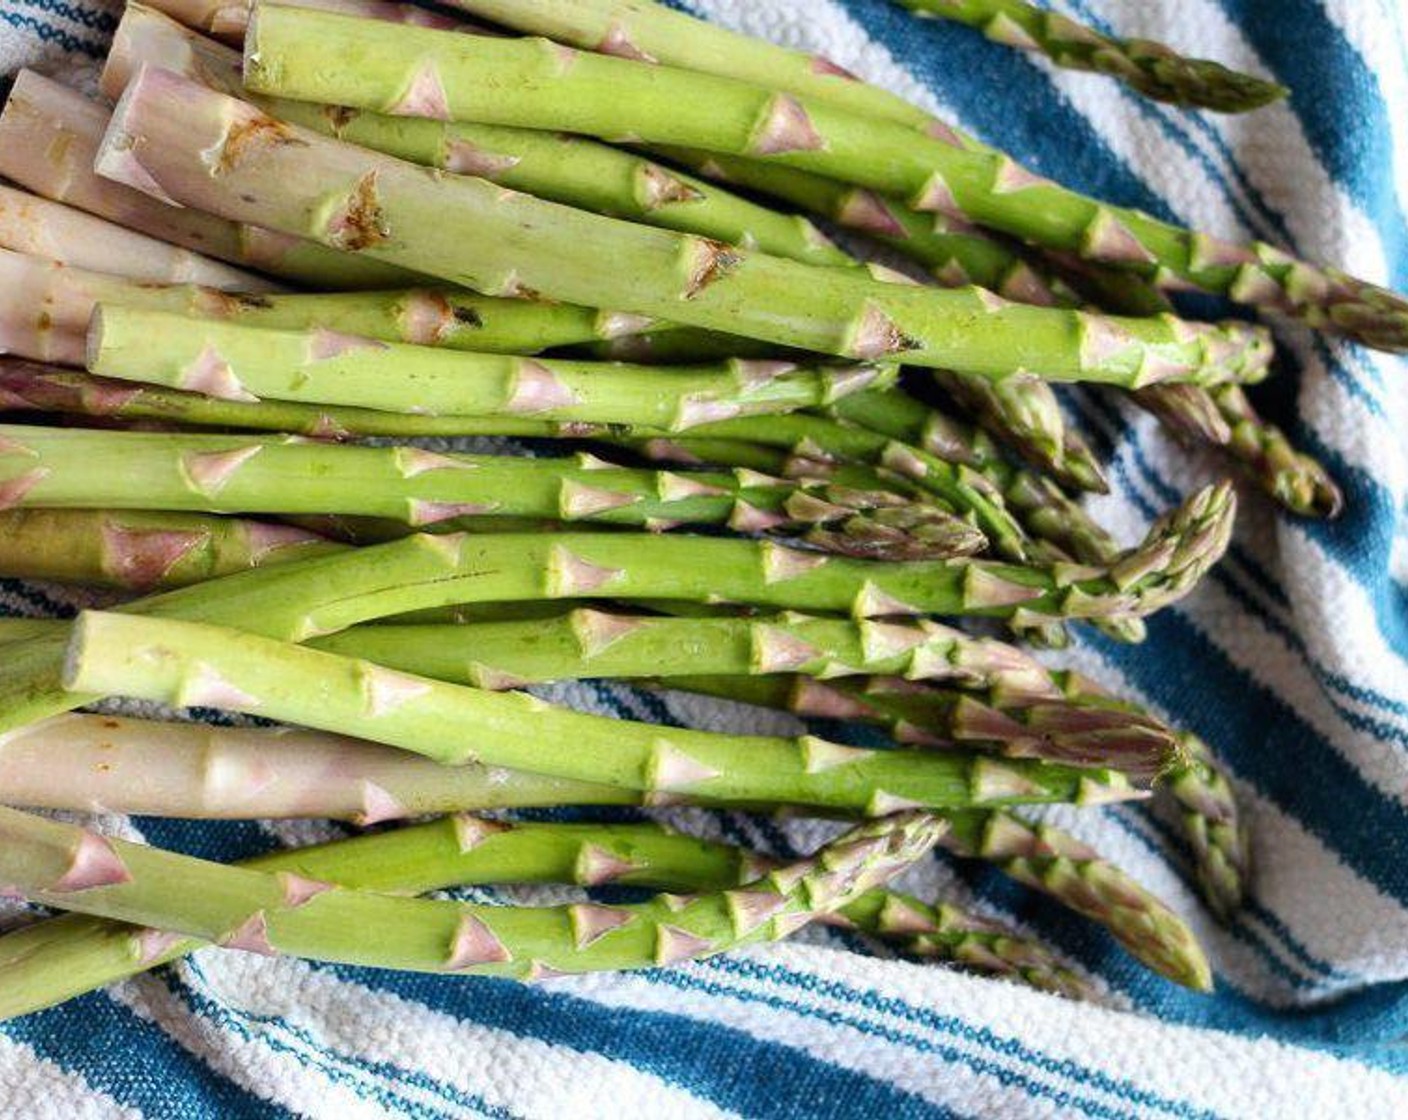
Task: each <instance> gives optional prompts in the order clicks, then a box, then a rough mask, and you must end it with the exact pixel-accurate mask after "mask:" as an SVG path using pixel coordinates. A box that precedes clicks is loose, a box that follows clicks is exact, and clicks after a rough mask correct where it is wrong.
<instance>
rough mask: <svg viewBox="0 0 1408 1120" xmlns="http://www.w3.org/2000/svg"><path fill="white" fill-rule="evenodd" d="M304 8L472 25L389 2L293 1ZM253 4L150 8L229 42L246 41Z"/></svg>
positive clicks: (220, 1)
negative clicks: (245, 34) (245, 35)
mask: <svg viewBox="0 0 1408 1120" xmlns="http://www.w3.org/2000/svg"><path fill="white" fill-rule="evenodd" d="M289 2H290V3H293V4H297V5H299V6H301V7H304V8H318V9H321V10H322V11H325V12H343V13H344V14H346V15H349V16H357V17H358V18H359V19H379V20H385V21H386V22H388V23H413V24H417V25H419V26H421V27H438V28H441V29H442V30H446V31H453V30H455V29H456V28H464V27H467V26H468V25H467V24H465V22H464V21H463V20H459V19H456V18H455V17H454V16H447V15H441V14H440V13H439V12H433V11H430V10H429V9H427V8H420V7H417V6H416V5H414V4H398V3H388V2H386V0H289ZM251 6H252V0H151V3H150V7H151V8H152V9H153V10H155V11H158V12H164V13H165V14H166V15H168V16H170V17H171V18H172V19H176V20H180V21H181V22H182V23H183V24H185V25H186V26H187V27H192V28H195V29H196V30H197V31H203V32H205V33H206V34H209V35H213V36H215V37H216V38H217V39H222V40H224V41H225V42H229V43H235V44H239V43H241V42H243V41H244V31H245V27H246V26H248V24H249V9H250V8H251Z"/></svg>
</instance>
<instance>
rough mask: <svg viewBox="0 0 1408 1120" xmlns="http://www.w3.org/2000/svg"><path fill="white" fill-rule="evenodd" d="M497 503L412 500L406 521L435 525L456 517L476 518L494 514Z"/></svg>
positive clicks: (407, 504) (407, 507)
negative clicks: (481, 515)
mask: <svg viewBox="0 0 1408 1120" xmlns="http://www.w3.org/2000/svg"><path fill="white" fill-rule="evenodd" d="M498 508H499V506H498V503H497V502H427V501H422V500H421V499H419V498H412V499H410V500H409V501H408V502H407V503H406V520H407V522H408V523H409V524H411V525H435V524H437V523H438V522H441V521H452V520H454V519H455V518H456V517H475V516H478V515H480V514H485V513H493V512H494V511H495V510H496V509H498Z"/></svg>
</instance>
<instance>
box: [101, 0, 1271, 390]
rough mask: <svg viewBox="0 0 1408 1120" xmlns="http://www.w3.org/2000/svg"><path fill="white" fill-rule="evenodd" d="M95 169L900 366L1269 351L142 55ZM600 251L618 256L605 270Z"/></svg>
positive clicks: (494, 275)
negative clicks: (761, 241) (900, 279)
mask: <svg viewBox="0 0 1408 1120" xmlns="http://www.w3.org/2000/svg"><path fill="white" fill-rule="evenodd" d="M329 18H331V17H329ZM353 22H357V21H353ZM392 30H395V31H401V30H403V29H402V28H399V27H398V28H393V29H392ZM456 38H462V39H468V38H471V37H470V36H457V37H456ZM178 103H179V105H180V110H179V113H178V112H177V109H176V106H177V104H178ZM178 126H179V127H178ZM256 137H258V138H259V139H258V140H257V142H255V143H248V142H247V141H248V140H251V139H255V138H256ZM202 153H204V154H202ZM216 165H218V166H219V168H220V173H219V175H216V176H212V174H211V168H212V166H216ZM98 167H99V170H100V173H101V174H103V175H106V176H109V177H116V178H119V179H120V180H123V181H127V182H137V183H145V184H146V185H147V187H148V188H149V189H152V188H155V189H159V190H161V191H163V192H165V193H166V194H167V195H169V196H170V197H173V198H176V199H178V200H179V201H182V202H184V203H185V204H186V205H191V206H199V207H201V208H202V209H207V210H211V211H213V212H217V213H221V214H223V215H224V216H226V217H236V216H240V215H244V216H251V215H255V214H257V215H258V219H259V220H260V221H264V222H266V223H268V224H269V225H271V226H273V227H275V228H279V229H282V230H283V231H284V232H287V233H296V234H300V235H306V236H309V237H312V238H314V239H316V240H320V241H323V242H325V243H328V244H333V245H338V246H341V247H343V248H346V249H349V250H353V251H356V252H360V253H366V254H369V255H371V256H373V257H375V258H378V259H382V260H388V261H396V262H399V263H401V264H403V265H406V266H408V267H415V268H417V269H420V270H422V271H425V272H428V273H429V274H431V275H438V276H440V277H442V278H444V279H447V280H450V281H451V282H453V283H459V284H465V285H467V286H469V287H472V288H475V289H476V290H479V291H484V292H487V293H490V294H511V293H514V292H521V291H523V290H524V289H531V290H532V291H534V292H537V293H539V294H541V295H544V296H547V297H550V298H555V299H564V300H567V301H568V302H576V303H588V304H598V305H599V304H606V305H610V306H615V307H617V308H618V309H620V310H624V311H628V312H636V313H640V314H647V315H659V316H661V317H663V318H667V319H669V320H670V321H673V322H682V323H686V324H690V325H694V326H702V327H706V328H716V329H724V330H726V331H728V332H731V333H737V334H742V335H745V336H747V337H756V338H760V339H762V340H764V341H771V342H776V343H780V344H782V345H790V346H797V347H801V348H803V349H810V350H815V351H818V352H821V353H831V354H839V355H841V356H846V357H857V358H862V359H866V358H877V357H885V356H887V355H896V354H900V353H903V354H904V358H905V361H906V362H909V363H912V364H917V365H935V364H937V365H941V366H944V367H946V368H953V369H959V370H963V371H967V372H972V373H981V374H985V375H988V376H1005V375H1006V374H1008V373H1010V372H1011V371H1012V369H1014V368H1040V369H1041V370H1042V371H1043V372H1045V373H1048V374H1049V375H1050V376H1052V377H1054V378H1096V379H1101V380H1112V381H1115V382H1118V383H1125V384H1145V383H1149V382H1150V381H1151V380H1165V379H1169V378H1173V379H1177V380H1197V379H1199V378H1201V377H1203V376H1205V375H1207V374H1208V373H1209V372H1210V363H1211V362H1212V361H1214V360H1217V361H1218V362H1219V365H1220V367H1221V368H1222V369H1224V370H1229V371H1233V372H1234V373H1236V374H1238V375H1242V374H1245V375H1246V376H1251V377H1255V376H1259V374H1260V371H1261V370H1262V369H1263V368H1264V365H1265V362H1266V360H1267V359H1268V358H1269V349H1270V348H1269V343H1268V342H1267V339H1266V337H1265V336H1264V335H1263V334H1261V333H1258V332H1257V331H1255V330H1251V329H1247V328H1244V327H1240V326H1238V327H1209V326H1198V325H1190V324H1186V323H1183V322H1181V321H1178V320H1170V319H1159V320H1112V319H1104V318H1102V317H1099V316H1096V317H1094V318H1091V317H1088V316H1084V315H1082V314H1081V313H1078V312H1068V311H1054V310H1050V309H1044V308H1028V307H1020V306H1013V305H1007V304H1004V303H1002V302H1001V301H1000V300H999V301H997V302H996V303H994V297H991V296H990V295H988V294H987V293H982V292H979V291H977V290H970V291H961V292H948V291H941V290H937V289H931V288H918V287H911V286H909V285H903V284H891V283H884V282H881V281H876V280H872V279H869V278H868V277H866V276H864V275H861V274H859V273H858V272H856V271H855V270H850V269H817V268H814V267H811V266H807V265H802V264H797V263H795V262H791V261H784V260H780V259H778V258H773V257H767V256H763V255H761V254H751V253H747V252H745V251H743V250H739V249H734V248H730V247H726V246H723V245H721V244H719V243H717V242H713V241H710V240H708V239H703V238H698V237H694V236H688V235H682V234H676V233H673V232H670V231H665V230H654V229H649V228H647V227H642V226H636V225H633V224H630V223H623V222H619V221H616V220H614V219H610V218H603V217H600V216H598V215H592V214H586V213H583V212H580V211H576V210H571V209H568V208H566V207H561V206H558V205H556V204H553V203H548V202H543V201H541V200H538V199H534V198H531V197H528V196H522V195H516V194H512V193H505V192H504V191H503V190H502V189H500V188H498V187H495V186H492V185H491V184H488V183H486V182H484V181H482V180H476V179H470V178H465V177H459V176H449V177H442V176H436V175H433V174H430V173H427V172H426V171H425V170H424V169H418V168H416V167H414V166H412V165H409V164H405V163H401V162H399V161H397V160H393V159H390V158H388V157H383V156H377V155H375V154H374V153H371V152H367V151H365V150H363V149H357V148H353V147H350V146H348V145H345V144H342V143H339V142H337V141H334V140H328V139H326V138H323V137H319V136H316V135H314V134H312V133H309V132H306V131H302V130H299V129H296V128H292V127H291V126H288V125H284V124H282V123H280V122H278V121H275V120H274V119H273V118H271V117H268V116H266V115H265V114H262V113H260V112H259V111H258V110H256V109H254V108H253V107H251V106H249V105H246V104H244V103H242V102H239V101H236V100H234V99H231V98H227V97H224V96H222V95H220V94H217V93H214V92H212V91H210V90H207V89H203V88H201V87H199V86H196V85H195V84H193V83H190V82H187V81H184V80H183V79H180V78H178V77H175V76H174V75H171V74H168V73H165V72H163V71H152V70H144V71H143V72H142V74H141V75H140V76H139V77H138V78H137V79H136V80H135V81H133V82H132V83H131V85H129V86H128V89H127V92H126V93H124V94H123V98H122V101H121V102H120V103H119V108H118V110H117V111H116V112H115V113H114V115H113V120H112V124H111V126H110V128H109V132H108V134H107V136H106V138H105V141H104V150H103V152H102V154H101V155H100V156H99V160H98ZM295 167H296V168H297V172H296V175H295V172H294V168H295ZM295 184H296V185H297V190H295V189H294V187H295ZM310 198H311V199H316V200H318V201H317V202H316V204H315V205H312V206H310V205H309V203H308V200H309V199H310ZM251 200H252V201H251ZM607 259H610V260H611V261H613V264H614V267H612V268H610V269H605V270H604V269H602V267H601V262H602V261H605V260H607ZM975 317H977V319H978V322H980V323H981V324H982V327H981V329H976V328H975V327H974V326H973V322H974V318H975ZM1224 359H1225V360H1224ZM1218 376H1219V378H1222V377H1224V376H1225V375H1224V374H1219V375H1218Z"/></svg>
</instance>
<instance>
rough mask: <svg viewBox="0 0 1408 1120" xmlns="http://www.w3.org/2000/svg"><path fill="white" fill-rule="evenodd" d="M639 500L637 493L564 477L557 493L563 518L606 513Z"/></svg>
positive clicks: (569, 518)
mask: <svg viewBox="0 0 1408 1120" xmlns="http://www.w3.org/2000/svg"><path fill="white" fill-rule="evenodd" d="M640 501H641V498H640V496H639V495H637V494H623V493H621V492H620V491H618V490H606V489H603V488H601V487H599V486H587V485H585V484H583V483H580V482H575V481H573V480H572V479H570V478H569V479H566V480H564V481H563V483H562V488H561V490H560V491H559V495H558V505H559V508H560V509H561V511H562V516H563V518H564V519H565V520H568V521H572V520H575V519H576V518H580V517H591V516H592V515H593V514H598V513H606V512H607V511H609V510H613V509H622V508H623V507H625V506H632V505H636V504H638V503H639V502H640Z"/></svg>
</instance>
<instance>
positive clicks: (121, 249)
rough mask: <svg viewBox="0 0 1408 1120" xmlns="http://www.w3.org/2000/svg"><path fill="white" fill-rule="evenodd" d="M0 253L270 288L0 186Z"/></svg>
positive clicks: (161, 280) (148, 278)
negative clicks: (25, 254) (26, 254)
mask: <svg viewBox="0 0 1408 1120" xmlns="http://www.w3.org/2000/svg"><path fill="white" fill-rule="evenodd" d="M0 249H3V250H4V251H5V256H6V257H11V256H14V255H17V254H18V253H29V254H31V255H32V256H35V257H42V258H44V259H46V260H49V261H57V262H59V263H60V264H66V265H73V266H75V267H78V268H88V269H94V270H96V271H100V272H108V273H116V274H119V275H122V276H129V277H131V278H132V279H133V280H137V281H145V282H148V283H158V284H167V283H185V282H188V281H189V282H193V283H197V284H206V285H209V286H210V287H212V288H218V289H222V290H226V291H239V292H267V291H270V290H271V289H272V288H273V287H274V285H272V284H271V283H270V282H269V281H268V280H265V279H263V278H262V277H259V276H256V275H254V274H253V273H250V272H245V271H244V270H243V269H238V268H231V267H230V266H229V265H224V264H221V263H219V262H218V261H213V260H210V259H208V258H206V257H202V256H200V255H199V254H197V253H193V252H191V251H190V250H189V249H181V248H178V247H176V246H174V245H168V244H166V243H165V242H164V241H158V240H157V239H156V238H154V237H146V236H144V235H143V234H140V233H134V232H133V231H132V230H130V229H124V228H123V227H122V226H119V225H115V224H113V223H112V222H108V221H104V220H103V219H102V218H97V217H94V216H93V215H92V214H85V213H84V212H83V211H81V210H74V209H72V208H70V207H68V206H63V205H61V204H60V203H57V202H50V201H49V200H47V199H44V198H39V197H37V196H35V195H31V194H26V193H25V192H24V191H17V190H14V189H13V188H11V187H5V186H0ZM7 298H8V293H7Z"/></svg>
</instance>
